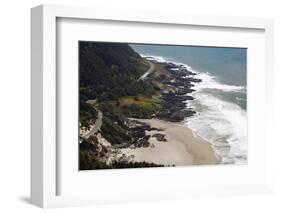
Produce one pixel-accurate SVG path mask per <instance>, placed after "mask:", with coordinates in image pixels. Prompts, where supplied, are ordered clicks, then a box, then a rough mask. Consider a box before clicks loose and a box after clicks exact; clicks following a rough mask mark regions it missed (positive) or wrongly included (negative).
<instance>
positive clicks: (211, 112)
mask: <svg viewBox="0 0 281 213" xmlns="http://www.w3.org/2000/svg"><path fill="white" fill-rule="evenodd" d="M130 46H131V47H132V48H133V49H134V50H135V51H136V52H138V53H139V54H141V55H142V56H152V57H155V59H157V60H158V61H170V62H176V63H181V64H183V65H184V66H186V67H187V69H188V70H190V71H193V72H195V73H197V76H196V78H200V79H202V82H201V83H197V84H195V87H194V89H195V90H196V91H195V92H193V93H192V96H193V97H194V100H192V101H187V102H186V105H187V107H188V108H189V107H190V108H193V109H194V110H195V111H196V112H197V113H196V115H194V116H192V117H188V118H186V119H185V121H184V122H183V123H184V125H186V126H187V127H189V128H190V129H192V131H193V134H194V135H195V136H199V137H201V138H204V139H205V140H206V141H208V142H209V143H211V145H212V147H213V148H214V150H215V151H216V154H217V155H218V156H220V157H221V159H222V163H223V164H246V163H247V49H245V48H221V47H196V46H174V45H147V44H142V45H139V44H131V45H130Z"/></svg>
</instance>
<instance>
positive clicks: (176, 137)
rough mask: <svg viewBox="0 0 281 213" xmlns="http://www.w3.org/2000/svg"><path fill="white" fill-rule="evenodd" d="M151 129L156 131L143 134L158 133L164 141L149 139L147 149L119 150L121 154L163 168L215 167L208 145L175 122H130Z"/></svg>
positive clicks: (213, 153) (213, 156)
mask: <svg viewBox="0 0 281 213" xmlns="http://www.w3.org/2000/svg"><path fill="white" fill-rule="evenodd" d="M132 120H136V121H139V122H143V123H145V124H148V125H150V126H151V127H155V128H160V129H161V130H158V131H155V130H154V131H146V135H150V136H152V135H153V134H155V133H156V132H157V133H161V134H163V135H165V137H166V139H167V141H166V142H165V141H158V140H157V139H156V138H155V137H150V139H149V143H150V146H149V147H136V148H122V149H120V150H121V152H122V154H125V155H126V156H132V159H133V161H135V162H143V161H145V162H148V163H156V164H163V165H165V166H172V165H175V166H187V165H213V164H219V163H220V159H219V157H218V156H217V155H216V153H215V150H214V149H213V148H212V147H211V144H210V143H208V142H207V141H205V140H203V139H202V138H198V137H195V136H194V135H193V132H192V130H191V129H189V128H188V127H186V126H183V125H182V124H181V123H178V122H168V121H163V120H159V119H132Z"/></svg>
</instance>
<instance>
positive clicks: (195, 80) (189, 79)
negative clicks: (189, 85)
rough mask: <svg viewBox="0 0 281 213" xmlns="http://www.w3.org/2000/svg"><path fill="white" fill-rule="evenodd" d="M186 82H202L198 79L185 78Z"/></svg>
mask: <svg viewBox="0 0 281 213" xmlns="http://www.w3.org/2000/svg"><path fill="white" fill-rule="evenodd" d="M186 80H187V81H189V82H196V83H199V82H202V80H201V79H199V78H186Z"/></svg>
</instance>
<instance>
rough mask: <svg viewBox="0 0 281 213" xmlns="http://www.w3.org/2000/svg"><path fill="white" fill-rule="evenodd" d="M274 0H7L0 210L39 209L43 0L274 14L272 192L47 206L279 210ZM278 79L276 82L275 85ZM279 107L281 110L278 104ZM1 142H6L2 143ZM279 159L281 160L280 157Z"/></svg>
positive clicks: (0, 47)
mask: <svg viewBox="0 0 281 213" xmlns="http://www.w3.org/2000/svg"><path fill="white" fill-rule="evenodd" d="M279 2H280V1H278V0H276V1H275V0H260V1H258V0H253V1H252V0H232V1H226V0H212V1H210V0H206V1H203V0H192V1H189V0H183V1H181V0H173V1H164V0H159V1H157V0H154V1H152V0H141V1H134V0H131V1H129V0H126V1H125V0H119V1H117V0H103V1H98V0H80V1H79V2H78V1H74V0H56V1H44V2H42V1H39V0H6V1H2V2H1V9H0V16H1V18H0V23H1V24H0V26H1V32H0V38H1V39H0V42H1V43H0V54H1V55H0V63H1V67H0V72H1V77H0V88H1V89H0V94H1V105H0V109H1V110H0V121H1V122H0V126H1V128H0V129H1V137H0V138H1V139H0V143H1V145H2V146H1V148H0V163H1V167H0V169H1V174H0V211H1V212H12V211H15V212H19V211H21V212H37V211H40V209H38V208H36V207H34V206H32V205H30V204H29V187H30V184H29V178H30V175H29V173H30V166H29V163H30V157H29V153H30V152H29V149H30V112H29V110H30V109H29V107H30V104H29V102H30V10H29V9H30V8H31V7H33V6H37V5H39V4H41V3H56V4H71V5H76V4H79V5H81V6H106V7H113V8H123V9H133V8H134V9H141V10H144V9H145V10H161V11H172V10H173V11H176V12H178V13H191V14H215V15H231V16H251V17H269V18H274V19H275V45H274V46H275V50H274V52H275V74H276V76H275V84H276V87H275V94H274V96H275V98H276V99H275V100H276V101H275V109H276V111H275V114H276V117H275V121H276V128H275V130H274V132H275V133H276V135H275V140H274V141H272V143H273V145H274V150H273V153H272V155H273V158H274V159H275V164H274V165H273V167H274V168H275V169H276V170H275V187H274V194H272V195H259V196H243V197H225V198H208V199H192V200H185V201H170V202H157V203H138V204H122V205H109V206H95V207H82V208H72V209H55V210H47V211H52V212H63V211H67V212H77V211H83V212H113V211H114V212H124V213H125V212H145V211H149V212H228V213H232V212H235V213H237V212H241V211H243V212H255V213H256V212H280V210H281V205H280V201H281V166H280V163H281V154H280V150H281V145H280V144H281V139H280V137H278V133H279V132H280V130H281V128H280V127H279V126H278V120H279V119H280V118H281V116H280V114H281V113H280V109H281V104H280V103H281V102H280V100H281V96H280V91H281V90H280V88H281V86H280V85H281V74H280V68H281V63H280V60H278V59H279V57H280V56H281V45H280V44H281V12H280V8H281V6H280V5H279ZM278 83H279V84H280V85H278ZM278 109H279V110H278ZM3 145H4V146H3ZM279 162H280V163H279Z"/></svg>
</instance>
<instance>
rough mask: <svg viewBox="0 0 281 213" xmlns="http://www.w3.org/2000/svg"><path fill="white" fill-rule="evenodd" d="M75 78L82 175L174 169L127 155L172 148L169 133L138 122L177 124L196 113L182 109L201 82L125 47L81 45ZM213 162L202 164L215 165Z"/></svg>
mask: <svg viewBox="0 0 281 213" xmlns="http://www.w3.org/2000/svg"><path fill="white" fill-rule="evenodd" d="M79 77H80V78H79V82H80V86H79V90H80V91H79V93H80V102H79V105H80V121H79V122H80V169H81V170H84V169H108V168H131V167H133V168H138V167H154V166H173V165H174V163H172V161H163V163H161V161H156V162H153V161H147V160H146V158H139V159H140V160H137V159H136V157H135V156H134V152H131V153H133V154H128V153H130V152H128V150H136V149H143V148H154V147H155V143H153V142H152V141H153V140H154V141H156V142H158V143H167V142H168V143H169V142H170V141H168V140H167V137H168V135H167V134H166V133H167V131H166V132H165V130H164V129H161V128H157V127H155V126H152V125H151V124H150V123H149V122H147V120H143V121H146V122H143V121H142V120H141V119H158V120H162V121H163V122H174V123H176V124H177V123H178V122H181V121H183V120H184V119H185V118H187V117H189V116H192V115H194V114H195V113H196V112H195V111H194V110H193V109H190V108H187V107H186V102H187V101H192V100H193V97H192V95H191V93H192V92H193V91H194V90H193V86H194V84H196V83H200V82H201V80H200V79H197V78H196V74H195V73H193V72H191V71H190V70H188V69H187V68H186V67H185V66H184V65H182V64H178V63H172V62H159V61H157V60H156V59H155V58H153V57H141V56H140V55H139V54H138V53H136V52H135V51H134V50H133V49H132V48H131V47H130V46H129V45H128V44H121V43H98V42H80V43H79ZM138 119H140V120H138ZM165 127H166V126H165ZM173 128H174V126H173ZM150 133H153V134H150ZM180 140H183V139H180ZM189 140H190V141H192V140H194V138H193V136H192V134H191V135H189ZM182 142H183V143H185V141H182ZM174 143H175V142H174ZM199 143H201V142H199ZM156 146H157V145H156ZM165 146H166V145H165ZM191 146H193V145H189V147H191ZM204 146H209V145H208V144H205V145H204ZM125 150H127V151H125ZM146 150H148V149H146ZM154 150H156V149H154ZM206 150H209V148H207V149H206ZM210 150H211V151H210ZM210 150H209V151H208V152H210V153H211V154H210V153H208V156H210V155H212V154H213V153H212V149H210ZM186 154H188V153H186ZM213 156H214V155H213ZM179 158H180V156H179ZM203 158H204V156H203ZM183 159H186V156H185V157H184V158H183ZM212 159H213V160H212V161H208V160H207V161H203V162H202V164H203V163H204V164H207V163H208V162H209V163H214V162H216V161H215V160H214V159H215V158H212ZM165 162H170V163H168V164H167V163H165ZM192 162H193V161H190V160H189V161H188V162H187V161H182V163H183V164H184V163H187V164H193V163H192ZM198 162H199V161H198ZM200 162H201V161H200Z"/></svg>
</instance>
